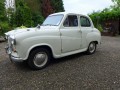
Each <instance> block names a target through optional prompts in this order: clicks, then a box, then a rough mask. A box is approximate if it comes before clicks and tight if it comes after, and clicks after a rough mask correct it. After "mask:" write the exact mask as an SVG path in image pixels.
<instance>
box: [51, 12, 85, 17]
mask: <svg viewBox="0 0 120 90" xmlns="http://www.w3.org/2000/svg"><path fill="white" fill-rule="evenodd" d="M59 14H63V15H68V14H76V15H80V16H87V15H83V14H80V13H75V12H58V13H53V14H50V15H49V16H52V15H59Z"/></svg>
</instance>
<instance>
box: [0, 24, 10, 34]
mask: <svg viewBox="0 0 120 90" xmlns="http://www.w3.org/2000/svg"><path fill="white" fill-rule="evenodd" d="M8 31H9V24H8V23H7V22H1V23H0V35H4V33H6V32H8Z"/></svg>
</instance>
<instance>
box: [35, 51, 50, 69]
mask: <svg viewBox="0 0 120 90" xmlns="http://www.w3.org/2000/svg"><path fill="white" fill-rule="evenodd" d="M47 61H48V56H47V54H46V53H44V52H40V53H38V54H36V56H35V57H34V64H35V65H36V66H37V67H42V66H44V65H45V64H46V63H47Z"/></svg>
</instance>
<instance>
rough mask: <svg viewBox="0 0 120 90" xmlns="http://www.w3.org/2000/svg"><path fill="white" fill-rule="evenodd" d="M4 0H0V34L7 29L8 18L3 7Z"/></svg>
mask: <svg viewBox="0 0 120 90" xmlns="http://www.w3.org/2000/svg"><path fill="white" fill-rule="evenodd" d="M4 2H5V0H0V35H3V34H4V33H5V32H7V31H8V30H9V25H8V19H7V15H6V9H5V3H4Z"/></svg>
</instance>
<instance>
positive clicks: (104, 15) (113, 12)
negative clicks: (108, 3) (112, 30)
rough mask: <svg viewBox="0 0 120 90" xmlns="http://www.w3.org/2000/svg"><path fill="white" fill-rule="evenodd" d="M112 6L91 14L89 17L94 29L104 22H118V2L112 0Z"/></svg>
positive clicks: (119, 18)
mask: <svg viewBox="0 0 120 90" xmlns="http://www.w3.org/2000/svg"><path fill="white" fill-rule="evenodd" d="M112 1H113V2H114V5H113V6H112V7H109V8H105V9H103V10H102V11H98V12H93V13H91V14H90V15H89V16H90V17H91V19H92V20H93V23H94V25H95V27H97V26H98V25H99V24H101V22H104V21H105V20H120V0H112Z"/></svg>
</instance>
